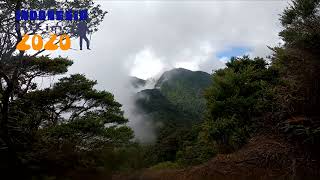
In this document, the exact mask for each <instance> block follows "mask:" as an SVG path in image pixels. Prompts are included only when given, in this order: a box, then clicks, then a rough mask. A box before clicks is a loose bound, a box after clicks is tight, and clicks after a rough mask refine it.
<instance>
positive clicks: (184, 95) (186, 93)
mask: <svg viewBox="0 0 320 180" xmlns="http://www.w3.org/2000/svg"><path fill="white" fill-rule="evenodd" d="M210 83H211V79H210V75H209V74H208V73H205V72H202V71H190V70H187V69H182V68H178V69H173V70H170V71H167V72H164V73H163V75H162V76H161V77H160V79H159V80H158V81H157V84H156V85H155V88H158V89H160V91H161V93H162V94H163V95H164V96H165V97H166V98H167V99H168V100H169V101H170V102H171V103H172V104H174V105H176V106H177V107H178V108H179V109H181V110H182V111H184V112H188V113H189V114H190V115H191V116H192V117H193V118H194V119H201V118H202V115H203V114H204V113H203V112H204V109H205V99H204V98H203V91H204V89H205V88H207V87H208V86H209V85H210Z"/></svg>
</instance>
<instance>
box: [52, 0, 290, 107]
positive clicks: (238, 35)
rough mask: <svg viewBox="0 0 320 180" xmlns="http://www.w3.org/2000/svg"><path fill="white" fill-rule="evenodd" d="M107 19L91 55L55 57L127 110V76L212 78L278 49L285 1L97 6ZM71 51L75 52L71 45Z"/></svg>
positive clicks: (204, 0)
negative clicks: (173, 73) (190, 73)
mask: <svg viewBox="0 0 320 180" xmlns="http://www.w3.org/2000/svg"><path fill="white" fill-rule="evenodd" d="M97 3H101V4H102V7H103V8H104V9H105V10H107V11H108V12H109V13H108V14H107V15H106V17H105V20H104V22H103V23H102V24H101V26H100V30H99V31H98V32H97V33H95V34H93V35H92V37H91V40H92V42H91V44H92V45H91V49H92V50H91V51H87V50H85V49H84V50H83V51H79V50H69V51H67V52H55V55H57V54H60V55H62V56H68V57H69V58H70V59H72V60H74V65H73V66H72V67H71V69H70V72H69V73H83V74H86V75H87V76H88V77H89V78H91V79H95V80H97V81H98V83H99V86H98V88H99V89H106V90H108V91H111V92H112V93H114V94H115V96H116V98H117V100H118V101H120V102H121V103H122V104H124V105H125V109H126V107H128V105H127V104H129V103H128V102H127V101H129V99H130V95H129V94H128V88H127V86H126V83H127V80H128V76H130V75H131V76H137V77H139V78H142V79H147V78H150V77H154V76H158V75H159V74H160V73H162V72H163V71H165V70H168V69H172V68H175V67H182V68H186V69H190V70H201V71H206V72H208V73H211V72H212V71H213V70H216V69H218V68H221V67H223V66H224V63H225V62H226V61H228V59H229V58H230V56H240V55H244V54H249V55H252V56H261V57H265V56H266V55H268V54H269V53H270V51H269V50H268V48H267V45H268V46H275V45H277V44H279V43H280V39H279V37H278V32H279V31H280V30H281V26H280V23H279V20H278V19H279V14H280V13H281V12H282V10H283V9H284V8H285V7H286V6H287V5H288V1H286V0H276V1H270V0H256V1H253V0H251V1H244V0H238V1H230V0H225V1H223V0H216V1H210V0H202V1H201V0H200V1H194V2H193V1H190V0H188V1H168V0H166V1H149V2H147V1H145V2H140V1H117V2H113V1H97ZM72 48H73V49H79V46H78V40H73V44H72Z"/></svg>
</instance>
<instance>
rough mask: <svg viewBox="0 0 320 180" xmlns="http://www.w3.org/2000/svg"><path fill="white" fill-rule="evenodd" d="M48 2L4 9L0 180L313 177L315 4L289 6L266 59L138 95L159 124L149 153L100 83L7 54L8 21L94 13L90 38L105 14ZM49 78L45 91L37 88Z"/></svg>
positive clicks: (316, 141) (319, 38)
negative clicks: (26, 14)
mask: <svg viewBox="0 0 320 180" xmlns="http://www.w3.org/2000/svg"><path fill="white" fill-rule="evenodd" d="M48 2H50V3H48ZM48 2H46V3H45V2H44V1H38V0H34V1H26V0H8V1H0V12H1V13H0V20H1V21H0V35H1V38H2V39H4V40H1V41H0V42H1V49H0V50H1V53H0V82H1V83H0V172H1V175H0V179H32V180H38V179H39V180H42V179H43V180H49V179H50V180H60V179H61V180H71V179H97V180H98V179H214V178H215V179H223V178H221V177H225V179H230V177H233V176H232V175H231V176H230V177H229V178H228V173H229V172H235V173H237V174H235V175H236V176H237V177H241V176H245V177H252V179H261V178H260V177H263V178H262V179H273V178H279V179H281V178H283V179H289V178H293V179H302V178H307V179H308V178H310V179H312V178H313V179H317V178H319V177H320V171H319V169H320V156H319V152H320V111H319V108H320V82H319V80H320V1H319V0H293V1H292V2H291V4H290V5H288V7H287V8H286V9H285V10H284V11H283V12H282V14H280V15H279V21H280V23H281V25H282V31H281V32H280V33H279V36H280V38H281V39H282V40H283V42H284V43H283V44H281V45H279V46H276V47H269V48H270V50H271V51H272V54H270V55H269V56H268V57H267V58H262V57H250V56H246V55H244V56H242V57H232V58H231V59H230V60H229V61H228V62H227V63H226V65H225V67H224V68H223V69H218V70H214V71H213V72H212V74H207V73H205V72H201V71H189V70H186V69H182V68H178V69H172V70H170V71H166V72H164V73H163V74H162V75H161V77H160V78H159V79H158V80H157V82H156V84H155V86H154V88H153V89H145V90H142V91H139V92H138V93H136V95H135V106H136V113H139V114H145V116H146V117H148V118H149V119H148V120H149V121H150V122H152V123H154V124H158V126H157V128H156V141H155V142H153V143H141V142H139V141H137V140H136V139H135V138H134V131H133V130H132V129H131V128H130V127H129V126H128V125H127V122H128V121H130V119H126V118H125V117H124V112H123V110H122V105H121V104H120V103H119V102H117V101H116V100H115V97H114V95H113V94H112V93H110V92H108V91H105V90H97V89H95V86H96V85H97V81H95V80H91V79H88V78H87V77H86V75H84V74H72V75H68V76H66V75H65V74H66V73H67V72H68V68H69V67H70V66H72V64H73V60H72V59H69V58H65V57H56V58H52V57H50V56H44V55H38V54H35V55H29V54H26V53H25V52H24V51H18V52H17V51H16V50H15V46H16V44H17V42H19V41H20V40H21V38H22V36H21V32H19V30H17V29H16V30H13V29H14V28H12V27H14V25H16V23H17V22H16V21H15V20H14V11H15V10H18V9H23V8H55V7H62V6H68V7H77V8H81V7H86V8H88V9H94V10H96V11H95V12H97V14H94V15H92V17H91V18H92V21H91V22H92V24H91V25H90V28H91V29H94V31H98V30H99V28H98V27H99V25H100V23H101V22H102V21H103V19H104V15H105V13H106V12H104V11H103V10H101V9H100V8H101V7H100V6H99V5H96V4H95V3H93V1H91V0H84V1H81V3H74V4H70V3H69V4H65V3H66V2H64V1H55V0H50V1H48ZM67 23H72V22H67ZM248 31H250V29H248ZM70 33H72V32H70ZM75 36H76V35H75ZM71 37H72V36H71ZM2 43H5V44H4V45H2ZM56 75H65V76H63V77H62V78H60V79H59V80H58V81H57V82H55V83H54V84H52V85H51V86H50V87H48V88H44V89H41V88H39V84H37V83H36V82H35V81H34V80H35V79H37V78H42V77H52V76H56ZM145 83H146V81H144V80H142V79H138V78H133V79H132V85H133V86H134V87H139V86H143V85H144V84H145ZM235 162H237V163H238V164H237V163H235ZM253 168H256V169H253ZM222 170H226V171H227V170H228V172H227V173H226V174H224V175H222V176H221V173H220V172H218V171H222ZM214 172H217V174H218V175H216V174H214ZM247 172H250V173H251V174H250V175H248V173H247ZM186 174H189V175H190V174H191V175H190V176H185V175H186ZM198 174H199V175H198ZM230 174H232V173H230ZM192 175H193V176H192ZM7 177H9V178H7ZM258 177H259V178H258Z"/></svg>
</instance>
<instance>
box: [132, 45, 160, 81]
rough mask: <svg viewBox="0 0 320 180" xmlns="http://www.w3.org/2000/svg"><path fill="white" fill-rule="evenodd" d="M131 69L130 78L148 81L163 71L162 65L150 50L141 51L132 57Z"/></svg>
mask: <svg viewBox="0 0 320 180" xmlns="http://www.w3.org/2000/svg"><path fill="white" fill-rule="evenodd" d="M130 69H131V73H130V75H131V76H136V77H140V78H142V79H148V78H150V77H154V76H156V75H158V74H159V73H160V72H162V71H163V69H164V64H163V62H162V60H161V59H160V58H157V57H155V56H154V54H153V53H152V50H151V49H148V48H146V49H143V50H142V51H140V52H139V53H137V54H136V55H135V57H134V60H133V64H132V67H131V68H130Z"/></svg>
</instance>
